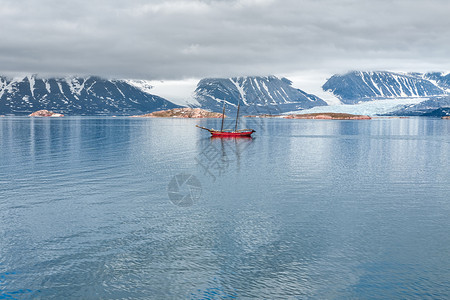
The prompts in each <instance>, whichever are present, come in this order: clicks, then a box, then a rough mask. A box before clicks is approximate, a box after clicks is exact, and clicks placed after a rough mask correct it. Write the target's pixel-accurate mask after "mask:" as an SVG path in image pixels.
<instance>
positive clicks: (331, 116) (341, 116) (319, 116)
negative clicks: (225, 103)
mask: <svg viewBox="0 0 450 300" xmlns="http://www.w3.org/2000/svg"><path fill="white" fill-rule="evenodd" d="M245 117H247V118H282V119H315V120H370V119H372V118H371V117H369V116H366V115H352V114H345V113H312V114H291V115H259V116H258V115H256V116H255V115H251V116H245Z"/></svg>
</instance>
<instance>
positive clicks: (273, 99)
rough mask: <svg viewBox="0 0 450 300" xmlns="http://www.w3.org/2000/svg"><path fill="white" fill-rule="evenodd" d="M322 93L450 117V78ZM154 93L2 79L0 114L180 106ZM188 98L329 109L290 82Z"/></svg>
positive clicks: (201, 88) (217, 87)
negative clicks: (400, 101) (400, 103)
mask: <svg viewBox="0 0 450 300" xmlns="http://www.w3.org/2000/svg"><path fill="white" fill-rule="evenodd" d="M323 89H324V90H325V91H329V92H331V93H333V94H334V95H335V96H336V97H337V98H339V99H340V100H341V102H342V103H344V104H357V103H360V102H366V101H372V100H375V101H376V100H384V99H392V100H393V101H395V100H396V99H399V98H402V99H405V98H421V99H423V101H422V102H421V103H418V104H413V105H403V106H399V107H396V110H395V111H394V112H392V114H393V115H411V116H416V115H424V116H442V115H448V114H450V74H444V73H439V72H430V73H394V72H388V71H374V72H369V71H365V72H361V71H353V72H348V73H346V74H343V75H334V76H332V77H331V78H330V79H329V80H327V82H326V83H325V84H324V85H323ZM152 93H153V87H152V85H151V84H150V82H148V81H145V80H140V81H137V80H107V79H104V78H99V77H95V76H88V77H67V78H47V79H44V78H39V77H38V76H36V75H29V76H25V77H22V78H18V79H17V78H16V79H9V78H7V77H2V76H0V115H5V114H14V115H27V114H30V113H31V112H34V111H37V110H41V109H46V110H52V111H55V112H57V113H62V114H65V115H137V114H147V113H151V112H154V111H158V110H166V109H172V108H177V107H181V106H180V105H177V104H174V103H172V102H171V101H170V99H164V98H162V97H160V96H156V95H154V94H152ZM192 97H193V99H194V100H195V102H196V104H193V105H191V106H193V107H199V108H202V109H206V110H210V111H214V112H221V111H222V107H223V103H224V102H225V107H226V111H227V113H230V111H231V112H232V111H235V110H236V109H237V105H238V103H240V104H241V115H245V114H247V115H248V114H280V113H284V112H288V111H298V110H303V109H309V108H313V107H316V106H326V105H327V103H326V102H325V101H324V100H322V99H321V98H319V97H317V96H315V95H312V94H308V93H306V92H304V91H302V90H300V89H297V88H294V87H293V86H292V82H291V81H290V80H289V79H286V78H278V77H275V76H247V77H234V78H205V79H202V80H200V81H199V82H198V84H197V87H196V89H195V91H193V95H192ZM414 101H415V100H414ZM415 102H417V101H415ZM403 103H405V102H403Z"/></svg>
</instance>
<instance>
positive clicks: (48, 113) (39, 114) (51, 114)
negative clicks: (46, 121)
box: [28, 109, 64, 117]
mask: <svg viewBox="0 0 450 300" xmlns="http://www.w3.org/2000/svg"><path fill="white" fill-rule="evenodd" d="M28 116H29V117H64V115H63V114H59V113H55V112H52V111H50V110H45V109H41V110H38V111H35V112H34V113H31V114H29V115H28Z"/></svg>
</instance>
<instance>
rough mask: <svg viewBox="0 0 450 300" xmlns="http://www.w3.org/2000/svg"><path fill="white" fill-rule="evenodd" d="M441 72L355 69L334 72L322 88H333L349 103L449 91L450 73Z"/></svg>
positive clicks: (331, 89) (333, 91)
mask: <svg viewBox="0 0 450 300" xmlns="http://www.w3.org/2000/svg"><path fill="white" fill-rule="evenodd" d="M433 74H434V75H433ZM437 74H440V73H427V74H420V73H409V74H401V73H394V72H387V71H376V72H360V71H353V72H349V73H346V74H344V75H333V76H332V77H331V78H330V79H329V80H328V81H327V82H326V83H325V84H324V85H323V86H322V88H323V89H324V90H325V91H330V92H332V93H333V94H334V95H336V96H337V97H338V98H339V99H340V100H341V101H342V102H343V103H346V104H355V103H358V102H361V101H370V100H377V99H386V98H407V97H414V98H417V97H430V96H438V95H444V94H446V93H447V88H446V87H445V86H444V85H443V83H444V82H445V83H446V84H449V83H450V77H448V78H447V77H445V76H441V77H438V75H437ZM432 78H434V80H433V79H432Z"/></svg>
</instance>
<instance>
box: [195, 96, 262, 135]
mask: <svg viewBox="0 0 450 300" xmlns="http://www.w3.org/2000/svg"><path fill="white" fill-rule="evenodd" d="M240 100H241V99H240V98H239V100H238V107H237V114H236V125H235V126H234V130H232V129H223V122H224V119H225V100H223V108H222V125H221V127H220V130H216V129H213V128H211V129H209V128H205V127H202V126H198V125H195V126H196V127H198V128H201V129H204V130H207V131H209V132H210V133H211V137H250V136H251V135H252V133H253V132H255V131H254V130H253V129H239V130H238V129H237V127H238V121H239V108H240V107H241V101H240Z"/></svg>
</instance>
